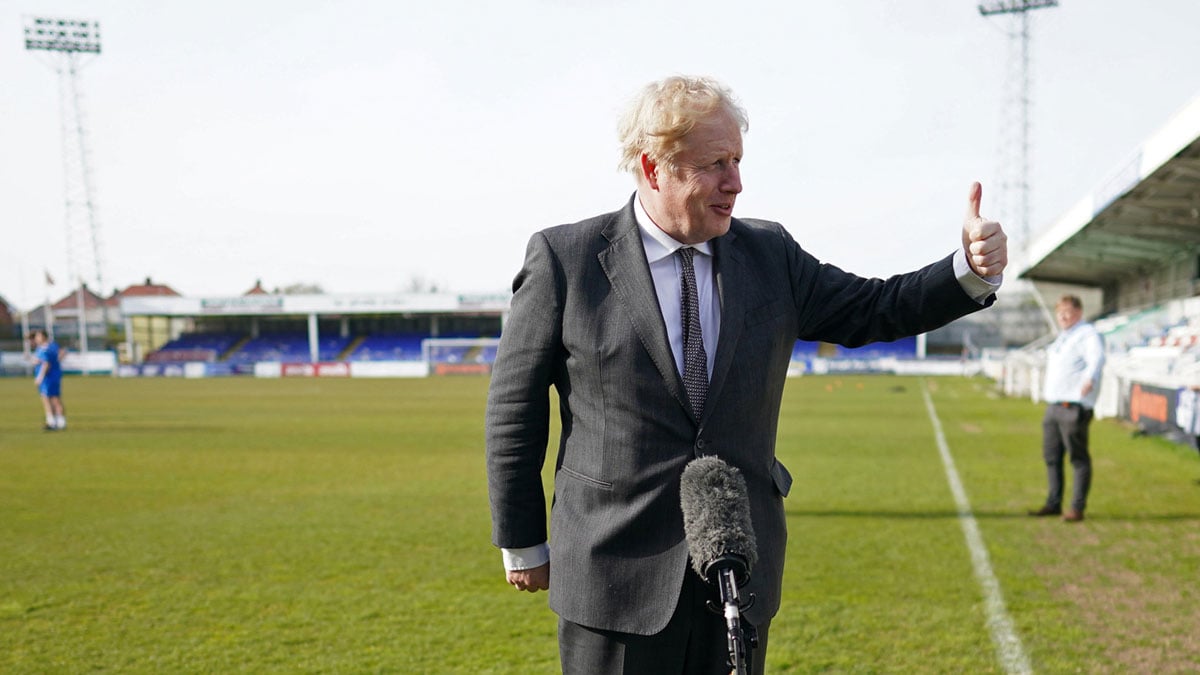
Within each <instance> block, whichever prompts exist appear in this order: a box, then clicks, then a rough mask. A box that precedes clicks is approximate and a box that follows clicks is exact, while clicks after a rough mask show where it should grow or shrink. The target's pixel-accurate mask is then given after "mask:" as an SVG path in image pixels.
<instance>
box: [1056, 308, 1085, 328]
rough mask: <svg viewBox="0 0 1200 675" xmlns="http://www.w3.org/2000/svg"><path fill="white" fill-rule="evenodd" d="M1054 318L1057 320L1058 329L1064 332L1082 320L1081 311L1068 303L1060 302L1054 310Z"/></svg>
mask: <svg viewBox="0 0 1200 675" xmlns="http://www.w3.org/2000/svg"><path fill="white" fill-rule="evenodd" d="M1054 317H1055V318H1056V319H1058V327H1059V328H1061V329H1063V330H1066V329H1068V328H1070V327H1071V326H1074V325H1075V324H1077V323H1079V320H1080V319H1082V318H1083V310H1081V309H1079V308H1078V307H1076V306H1075V305H1072V304H1071V303H1069V302H1060V303H1058V306H1056V307H1055V308H1054Z"/></svg>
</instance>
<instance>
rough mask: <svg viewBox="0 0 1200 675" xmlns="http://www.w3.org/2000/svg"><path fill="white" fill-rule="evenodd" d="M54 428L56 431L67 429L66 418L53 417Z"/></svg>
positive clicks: (63, 416)
mask: <svg viewBox="0 0 1200 675" xmlns="http://www.w3.org/2000/svg"><path fill="white" fill-rule="evenodd" d="M54 426H55V427H56V428H58V429H66V428H67V416H66V415H59V416H58V417H55V418H54Z"/></svg>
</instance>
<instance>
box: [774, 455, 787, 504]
mask: <svg viewBox="0 0 1200 675" xmlns="http://www.w3.org/2000/svg"><path fill="white" fill-rule="evenodd" d="M771 481H772V482H774V483H775V489H776V490H778V491H779V496H781V497H786V496H788V493H789V492H791V491H792V474H791V473H789V472H788V470H787V467H786V466H784V465H783V462H780V461H779V460H775V461H774V463H773V464H772V465H771Z"/></svg>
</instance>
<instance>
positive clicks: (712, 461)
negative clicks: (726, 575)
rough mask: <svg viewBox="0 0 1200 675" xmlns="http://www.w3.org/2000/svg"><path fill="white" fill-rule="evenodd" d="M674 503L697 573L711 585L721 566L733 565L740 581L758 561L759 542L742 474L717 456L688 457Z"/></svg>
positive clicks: (746, 580) (740, 582)
mask: <svg viewBox="0 0 1200 675" xmlns="http://www.w3.org/2000/svg"><path fill="white" fill-rule="evenodd" d="M679 503H680V506H681V507H682V508H683V532H684V536H685V537H686V538H687V544H688V555H690V556H691V557H692V568H693V569H695V570H696V574H699V575H700V576H701V577H702V578H703V579H705V580H706V581H708V582H709V583H714V582H715V577H716V574H717V573H718V572H719V571H720V570H723V569H732V570H734V572H736V574H737V578H738V583H739V584H742V585H745V584H746V583H747V582H748V581H749V580H750V569H751V568H752V567H753V566H754V564H755V563H757V562H758V545H757V543H756V542H755V539H754V526H753V524H751V522H750V495H749V493H748V492H747V491H746V481H745V479H743V478H742V474H741V472H740V471H738V470H737V469H735V468H733V467H732V466H729V465H728V464H726V463H725V462H724V461H723V460H722V459H721V458H719V457H713V456H707V457H698V458H696V459H693V460H692V461H690V462H688V465H687V466H686V467H684V469H683V477H682V478H680V481H679Z"/></svg>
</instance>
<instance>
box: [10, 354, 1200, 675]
mask: <svg viewBox="0 0 1200 675" xmlns="http://www.w3.org/2000/svg"><path fill="white" fill-rule="evenodd" d="M486 389H487V380H486V379H485V378H478V377H460V378H455V377H444V378H431V379H418V380H337V379H283V380H255V379H209V380H168V379H161V380H153V379H141V380H136V379H131V380H120V379H112V378H107V377H89V378H82V377H75V378H69V379H67V380H66V382H65V383H64V400H65V402H66V405H67V413H68V421H69V424H70V429H69V430H68V431H66V432H61V433H59V432H43V431H42V430H41V424H42V421H41V406H40V403H39V402H38V400H37V396H36V391H35V389H34V386H33V383H32V381H31V380H28V379H16V378H8V379H0V410H2V411H3V413H2V414H0V672H5V673H43V672H44V673H76V672H84V671H101V672H114V673H226V672H245V673H265V672H278V673H300V672H312V673H323V672H337V673H359V672H363V673H553V672H557V671H558V657H557V646H556V642H555V628H556V620H555V617H554V615H553V614H552V613H551V612H550V611H549V609H548V608H547V607H546V594H544V593H539V594H529V593H520V592H516V591H514V590H512V589H510V588H509V587H507V586H506V585H505V584H504V582H503V572H502V569H501V563H500V555H499V553H498V551H496V550H495V549H494V548H493V547H492V546H491V544H490V523H489V518H488V505H487V493H486V480H485V473H484V451H483V413H484V404H485V398H486ZM1041 412H1042V410H1041V408H1040V407H1039V406H1036V405H1034V404H1032V403H1030V402H1029V401H1028V400H1016V399H1005V398H1003V397H999V396H997V395H996V394H995V393H994V385H993V384H992V383H991V382H990V381H986V380H982V379H964V378H900V377H885V376H871V377H804V378H798V379H794V380H791V381H789V383H788V386H787V390H786V393H785V397H784V406H783V413H782V417H781V420H780V430H779V444H778V456H779V458H780V459H781V461H783V462H784V464H786V465H787V467H788V468H789V469H790V471H791V473H792V475H793V476H794V477H795V484H794V486H793V488H792V492H791V496H790V497H789V498H788V499H787V500H786V501H785V506H786V510H787V515H788V526H789V542H788V562H787V569H786V572H785V575H784V598H783V608H782V609H781V611H780V613H779V614H778V615H777V616H776V618H775V620H774V622H773V623H772V627H771V634H770V650H769V655H768V656H769V658H768V672H772V673H1004V672H1023V671H1024V672H1029V671H1032V672H1039V673H1068V672H1069V673H1076V672H1079V673H1129V672H1135V673H1185V672H1197V671H1200V602H1198V599H1200V592H1198V590H1197V571H1198V570H1200V458H1198V455H1197V453H1196V452H1195V451H1194V450H1191V449H1188V448H1183V447H1180V446H1176V445H1172V444H1170V443H1168V442H1166V441H1163V440H1161V439H1156V438H1145V437H1140V438H1139V437H1134V436H1133V435H1132V434H1131V432H1130V429H1129V428H1128V427H1127V426H1123V425H1122V424H1121V423H1119V422H1117V421H1114V420H1100V421H1097V422H1096V423H1094V424H1093V426H1092V447H1093V459H1094V467H1095V468H1094V482H1093V487H1092V497H1091V503H1090V506H1089V510H1088V512H1087V520H1086V521H1084V522H1083V523H1079V524H1065V523H1063V522H1061V521H1060V520H1058V519H1056V518H1050V519H1033V518H1029V517H1027V516H1026V515H1025V511H1026V510H1027V509H1030V508H1034V507H1037V506H1040V505H1041V502H1042V499H1043V497H1044V485H1045V477H1044V469H1043V466H1042V462H1041V453H1040V421H1041ZM939 429H940V432H941V433H940V436H939ZM939 441H940V442H939ZM552 443H554V441H553V440H552ZM547 463H548V465H549V466H548V469H550V468H552V467H553V449H552V450H551V451H550V459H549V460H548V462H547ZM1067 473H1068V481H1069V475H1070V471H1069V470H1068V472H1067ZM546 480H547V482H548V483H549V481H550V473H549V470H548V471H547V472H546ZM955 485H957V486H958V487H959V488H960V489H959V490H958V491H957V493H956V491H955V488H954V486H955ZM1069 487H1070V484H1069V483H1068V489H1069Z"/></svg>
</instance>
